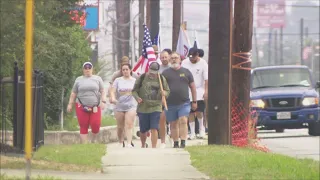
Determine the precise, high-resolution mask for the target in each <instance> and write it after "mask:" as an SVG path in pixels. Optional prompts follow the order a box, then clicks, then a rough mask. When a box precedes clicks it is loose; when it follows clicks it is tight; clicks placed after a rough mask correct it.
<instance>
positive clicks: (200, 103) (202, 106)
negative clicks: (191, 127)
mask: <svg viewBox="0 0 320 180" xmlns="http://www.w3.org/2000/svg"><path fill="white" fill-rule="evenodd" d="M197 105H198V108H197V109H196V110H195V111H194V110H192V109H190V113H194V112H203V113H204V110H205V109H206V104H205V102H204V100H200V101H197ZM191 106H192V102H191Z"/></svg>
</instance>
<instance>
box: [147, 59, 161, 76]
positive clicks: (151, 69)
mask: <svg viewBox="0 0 320 180" xmlns="http://www.w3.org/2000/svg"><path fill="white" fill-rule="evenodd" d="M159 69H160V65H159V63H157V62H152V63H150V65H149V71H148V72H149V73H151V74H158V72H159Z"/></svg>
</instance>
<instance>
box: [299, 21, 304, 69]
mask: <svg viewBox="0 0 320 180" xmlns="http://www.w3.org/2000/svg"><path fill="white" fill-rule="evenodd" d="M303 29H304V20H303V18H301V19H300V63H301V65H304V62H303V46H304V43H303V41H304V38H303V35H304V32H303Z"/></svg>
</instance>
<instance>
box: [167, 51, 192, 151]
mask: <svg viewBox="0 0 320 180" xmlns="http://www.w3.org/2000/svg"><path fill="white" fill-rule="evenodd" d="M180 64H181V59H180V55H179V54H178V53H176V52H173V53H172V55H171V68H169V69H166V70H165V71H163V73H162V75H163V76H164V77H165V78H166V80H167V83H168V85H169V89H170V95H169V97H168V99H167V104H168V110H167V111H166V118H167V121H168V122H169V123H170V130H171V137H172V139H173V141H174V145H173V147H174V148H179V137H180V139H181V143H180V147H181V148H184V147H185V145H186V139H187V136H188V125H187V117H188V116H189V113H190V99H189V88H190V89H191V94H192V103H191V108H192V109H194V110H195V109H197V101H196V100H197V97H196V87H195V84H194V80H193V75H192V73H191V72H190V71H189V70H188V69H186V68H183V67H181V65H180Z"/></svg>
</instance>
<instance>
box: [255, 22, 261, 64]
mask: <svg viewBox="0 0 320 180" xmlns="http://www.w3.org/2000/svg"><path fill="white" fill-rule="evenodd" d="M254 44H255V48H256V61H257V63H256V66H257V67H259V66H260V57H259V46H258V38H257V29H256V28H254Z"/></svg>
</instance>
